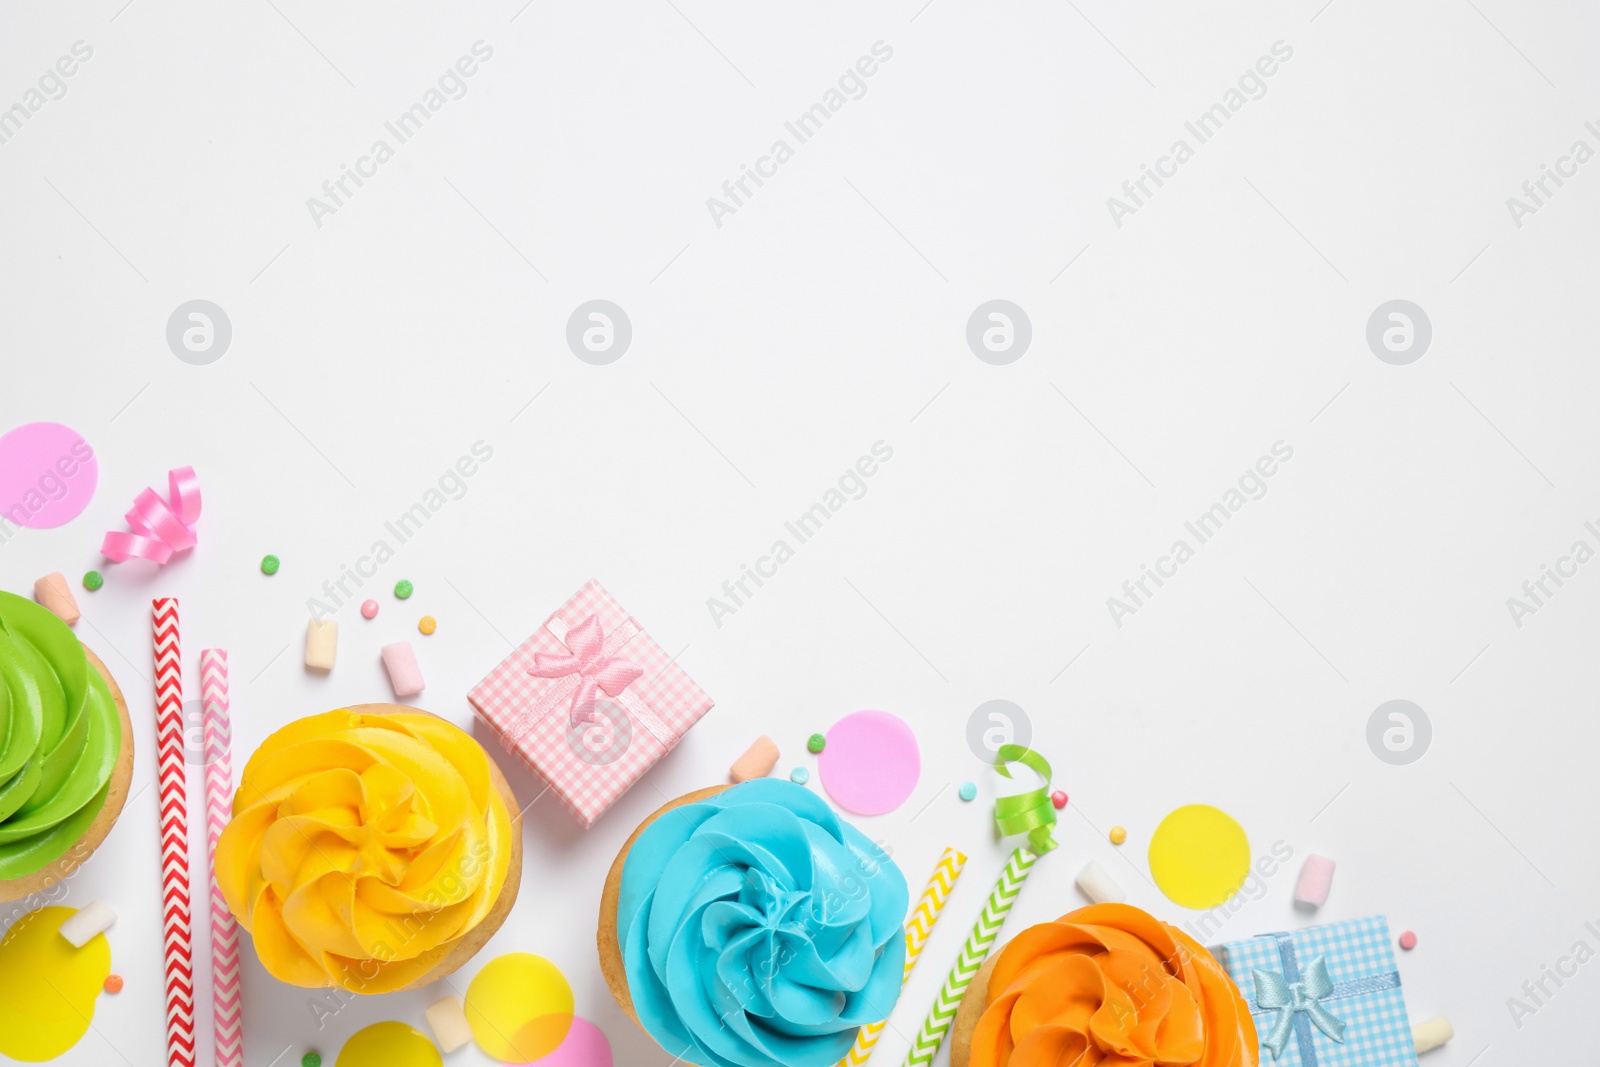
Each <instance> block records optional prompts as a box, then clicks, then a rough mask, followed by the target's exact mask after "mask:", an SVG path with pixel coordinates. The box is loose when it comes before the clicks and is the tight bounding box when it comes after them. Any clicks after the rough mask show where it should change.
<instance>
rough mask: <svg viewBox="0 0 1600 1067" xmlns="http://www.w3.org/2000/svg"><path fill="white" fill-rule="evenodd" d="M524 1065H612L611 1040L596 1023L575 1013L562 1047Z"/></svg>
mask: <svg viewBox="0 0 1600 1067" xmlns="http://www.w3.org/2000/svg"><path fill="white" fill-rule="evenodd" d="M522 1067H612V1061H611V1042H609V1041H607V1040H606V1035H605V1034H603V1033H601V1032H600V1028H599V1027H598V1026H596V1025H595V1024H594V1023H592V1022H590V1021H589V1020H588V1019H583V1018H579V1017H578V1016H576V1015H574V1016H573V1017H572V1029H571V1030H568V1031H567V1039H566V1040H565V1041H563V1042H561V1047H559V1048H557V1049H556V1050H555V1051H554V1052H552V1053H550V1055H548V1056H544V1057H541V1058H540V1059H537V1060H534V1061H532V1062H531V1063H526V1064H523V1065H522Z"/></svg>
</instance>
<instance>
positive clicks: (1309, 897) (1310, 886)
mask: <svg viewBox="0 0 1600 1067" xmlns="http://www.w3.org/2000/svg"><path fill="white" fill-rule="evenodd" d="M1333 867H1334V863H1333V861H1332V860H1330V859H1329V858H1328V857H1326V856H1319V855H1317V854H1316V853H1315V852H1313V853H1312V854H1311V855H1309V856H1307V857H1306V865H1305V866H1304V867H1301V868H1300V881H1298V882H1296V883H1295V887H1294V899H1295V903H1297V904H1304V905H1306V906H1307V907H1311V908H1320V907H1322V905H1324V904H1326V903H1327V902H1328V890H1330V889H1332V888H1333Z"/></svg>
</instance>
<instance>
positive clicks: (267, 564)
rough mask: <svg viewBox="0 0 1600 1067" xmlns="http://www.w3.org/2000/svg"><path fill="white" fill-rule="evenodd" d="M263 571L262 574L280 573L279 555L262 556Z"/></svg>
mask: <svg viewBox="0 0 1600 1067" xmlns="http://www.w3.org/2000/svg"><path fill="white" fill-rule="evenodd" d="M261 573H262V574H277V573H278V557H277V556H262V557H261Z"/></svg>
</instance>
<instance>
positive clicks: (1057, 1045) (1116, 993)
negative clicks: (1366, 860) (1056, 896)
mask: <svg viewBox="0 0 1600 1067" xmlns="http://www.w3.org/2000/svg"><path fill="white" fill-rule="evenodd" d="M986 1001H987V1005H986V1007H985V1009H984V1012H983V1015H982V1017H981V1018H980V1019H979V1022H978V1026H977V1029H976V1030H975V1031H974V1033H973V1038H972V1053H971V1060H970V1063H971V1067H1062V1065H1066V1064H1073V1065H1075V1067H1095V1065H1096V1064H1105V1065H1113V1064H1114V1065H1116V1067H1136V1065H1145V1064H1152V1065H1154V1064H1159V1065H1161V1067H1256V1064H1257V1055H1256V1031H1255V1024H1254V1023H1252V1022H1251V1020H1250V1011H1249V1009H1248V1007H1246V1005H1245V1002H1244V999H1243V998H1242V997H1241V996H1240V994H1239V990H1238V988H1237V987H1236V986H1234V984H1233V982H1232V981H1231V980H1230V979H1229V978H1228V974H1227V972H1226V971H1224V970H1223V969H1222V965H1221V964H1219V963H1218V962H1217V961H1216V960H1215V959H1213V958H1212V956H1211V954H1210V953H1209V952H1207V951H1206V950H1205V949H1204V948H1202V947H1201V946H1200V944H1199V943H1198V942H1196V941H1195V940H1194V939H1192V938H1190V937H1189V936H1188V935H1187V934H1184V933H1183V932H1181V931H1180V930H1178V929H1176V928H1175V927H1172V926H1169V925H1167V924H1166V923H1164V922H1161V921H1160V920H1158V919H1156V918H1154V917H1153V916H1151V915H1149V914H1147V913H1146V912H1143V911H1140V910H1139V909H1138V908H1134V907H1129V906H1128V905H1126V904H1097V905H1094V906H1092V907H1088V908H1080V909H1078V910H1077V911H1074V912H1072V913H1070V914H1068V915H1064V916H1062V917H1061V918H1060V919H1057V920H1056V921H1055V922H1048V923H1041V924H1040V925H1038V926H1034V927H1030V928H1029V929H1027V930H1025V931H1023V933H1022V934H1021V935H1019V936H1018V937H1017V938H1016V940H1014V941H1012V942H1011V944H1009V945H1007V946H1006V948H1005V950H1004V951H1003V952H1001V953H1000V956H999V958H998V959H997V960H996V962H995V966H994V971H993V973H992V974H991V975H990V979H989V989H988V994H987V997H986Z"/></svg>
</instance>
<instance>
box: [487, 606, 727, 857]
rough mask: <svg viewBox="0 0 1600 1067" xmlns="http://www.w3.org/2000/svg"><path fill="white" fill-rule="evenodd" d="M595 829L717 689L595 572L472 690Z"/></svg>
mask: <svg viewBox="0 0 1600 1067" xmlns="http://www.w3.org/2000/svg"><path fill="white" fill-rule="evenodd" d="M467 699H468V700H470V701H472V706H473V707H474V708H476V709H477V712H478V714H479V715H481V716H483V719H484V721H485V722H487V723H488V724H489V725H490V726H492V727H494V729H495V731H496V732H497V733H499V735H500V737H501V740H502V741H503V742H504V744H505V746H506V748H508V749H509V750H511V751H512V752H515V753H516V754H517V755H519V756H521V757H522V759H523V761H524V762H526V763H527V764H528V766H530V767H532V768H533V769H534V770H535V771H537V772H538V773H539V775H540V776H541V777H542V778H544V780H545V781H547V782H549V783H550V788H551V789H552V790H553V791H554V792H555V794H556V795H557V796H558V797H560V798H561V801H562V803H563V804H565V805H566V806H567V808H568V809H570V810H571V812H572V813H573V814H574V815H575V816H577V818H578V821H579V822H580V823H582V824H583V826H584V828H585V829H587V828H588V827H591V826H593V825H594V824H595V821H596V820H598V819H599V818H600V816H601V815H603V814H605V811H606V809H607V808H609V807H611V805H612V804H614V803H616V801H617V798H619V797H621V796H622V794H623V793H625V792H627V791H628V789H629V788H630V787H632V786H633V784H634V783H635V782H637V781H638V780H639V779H640V778H641V777H643V776H644V773H645V772H646V771H648V770H649V769H650V768H651V767H653V766H655V764H656V762H657V761H658V760H660V759H661V757H662V756H665V755H666V754H667V753H668V752H670V751H672V749H674V748H675V747H677V744H678V742H679V741H680V740H681V739H682V738H683V735H684V734H685V733H687V732H688V730H689V727H691V726H693V725H694V724H695V723H697V722H699V721H700V717H701V716H702V715H704V714H705V713H706V712H708V711H710V710H711V698H710V697H708V696H707V695H706V694H705V691H704V690H703V689H701V688H700V687H699V686H698V685H696V684H695V682H694V679H693V678H690V677H689V675H688V674H687V673H686V672H685V671H684V669H683V668H682V667H680V666H678V665H677V664H676V663H674V662H672V658H671V657H670V656H668V655H667V650H666V649H664V648H662V647H661V646H660V645H659V644H657V643H656V641H655V639H654V638H652V637H651V636H650V635H649V634H648V633H646V632H645V631H644V629H643V628H642V627H641V626H639V624H638V623H637V622H635V621H634V619H633V617H632V616H631V615H629V614H628V612H627V611H626V609H624V608H623V606H622V605H621V604H618V603H617V602H616V600H615V599H613V598H612V596H611V594H610V593H608V592H606V590H605V587H604V586H602V585H601V584H600V583H599V582H594V581H591V582H590V583H589V584H588V585H586V586H584V587H583V588H582V589H580V590H578V592H577V593H576V594H575V595H574V596H573V597H572V599H571V600H569V601H567V602H566V603H565V604H564V605H562V606H561V609H560V610H559V611H557V612H556V613H555V614H554V615H551V616H550V618H549V619H547V620H545V623H544V625H543V626H541V627H539V628H538V629H537V630H535V631H534V633H533V636H531V637H529V638H528V639H527V640H526V641H524V642H522V644H521V645H519V646H517V649H516V651H514V652H512V653H511V655H509V656H507V657H506V658H505V659H504V660H503V661H501V663H500V665H499V666H498V667H496V668H495V669H494V670H492V671H490V672H489V674H488V676H487V677H485V678H484V679H483V680H482V681H481V682H479V683H478V684H477V685H476V686H474V687H473V688H472V691H471V692H470V693H468V694H467Z"/></svg>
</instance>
